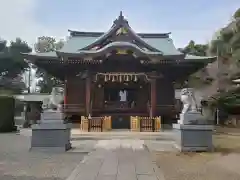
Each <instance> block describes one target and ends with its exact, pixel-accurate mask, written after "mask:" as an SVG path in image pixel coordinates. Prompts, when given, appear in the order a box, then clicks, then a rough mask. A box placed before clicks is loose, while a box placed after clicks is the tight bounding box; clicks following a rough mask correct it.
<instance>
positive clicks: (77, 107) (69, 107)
mask: <svg viewBox="0 0 240 180" xmlns="http://www.w3.org/2000/svg"><path fill="white" fill-rule="evenodd" d="M84 110H85V105H84V104H64V105H63V112H79V111H84Z"/></svg>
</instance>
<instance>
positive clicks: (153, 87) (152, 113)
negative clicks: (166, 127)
mask: <svg viewBox="0 0 240 180" xmlns="http://www.w3.org/2000/svg"><path fill="white" fill-rule="evenodd" d="M150 85H151V111H150V117H155V116H156V102H157V99H156V98H157V96H156V79H151V82H150Z"/></svg>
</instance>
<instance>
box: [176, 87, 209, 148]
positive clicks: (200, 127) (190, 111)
mask: <svg viewBox="0 0 240 180" xmlns="http://www.w3.org/2000/svg"><path fill="white" fill-rule="evenodd" d="M181 100H182V102H183V110H182V113H181V114H180V119H179V120H178V124H173V129H174V131H175V140H176V147H177V148H178V149H179V150H180V151H212V150H213V142H212V133H213V125H211V124H210V123H209V121H207V120H205V119H204V117H203V116H202V114H201V112H199V111H197V107H196V102H195V98H194V93H193V91H192V89H183V90H182V92H181Z"/></svg>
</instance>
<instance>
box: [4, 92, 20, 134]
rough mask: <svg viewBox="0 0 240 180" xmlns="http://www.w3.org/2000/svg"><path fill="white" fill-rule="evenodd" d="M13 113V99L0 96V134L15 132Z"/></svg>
mask: <svg viewBox="0 0 240 180" xmlns="http://www.w3.org/2000/svg"><path fill="white" fill-rule="evenodd" d="M14 111H15V99H14V97H12V96H7V95H0V132H12V131H16V130H17V128H16V126H15V122H14Z"/></svg>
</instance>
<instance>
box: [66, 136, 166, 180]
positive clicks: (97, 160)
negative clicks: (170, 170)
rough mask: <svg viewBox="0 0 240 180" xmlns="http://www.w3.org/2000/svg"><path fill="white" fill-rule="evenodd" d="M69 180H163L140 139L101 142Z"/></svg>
mask: <svg viewBox="0 0 240 180" xmlns="http://www.w3.org/2000/svg"><path fill="white" fill-rule="evenodd" d="M95 148H96V150H95V151H93V152H91V153H90V154H89V155H88V156H86V157H85V159H84V160H83V161H82V162H81V163H80V164H79V165H78V166H77V167H76V168H75V170H74V171H73V172H72V173H71V175H70V176H69V177H68V178H67V180H164V178H163V175H162V173H161V172H160V171H159V169H158V168H157V166H156V164H155V163H154V162H153V161H152V159H151V156H150V153H149V152H148V150H147V149H146V148H145V147H144V141H143V140H138V139H136V140H135V139H128V140H127V139H124V140H123V139H114V140H100V141H98V142H97V144H96V146H95Z"/></svg>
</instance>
